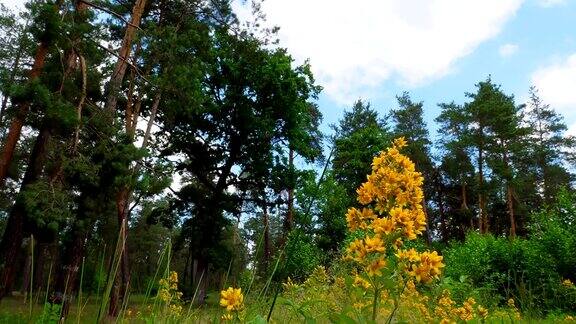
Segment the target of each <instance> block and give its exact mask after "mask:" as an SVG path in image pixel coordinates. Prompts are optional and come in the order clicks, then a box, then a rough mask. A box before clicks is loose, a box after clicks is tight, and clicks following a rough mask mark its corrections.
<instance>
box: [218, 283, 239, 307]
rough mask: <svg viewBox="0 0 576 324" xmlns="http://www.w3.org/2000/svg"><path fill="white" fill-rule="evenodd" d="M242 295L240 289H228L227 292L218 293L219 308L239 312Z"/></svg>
mask: <svg viewBox="0 0 576 324" xmlns="http://www.w3.org/2000/svg"><path fill="white" fill-rule="evenodd" d="M243 303H244V295H242V289H241V288H238V289H234V288H232V287H229V288H228V289H227V290H222V291H221V292H220V306H222V307H225V308H226V310H228V311H232V310H240V309H242V307H243Z"/></svg>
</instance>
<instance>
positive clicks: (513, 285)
mask: <svg viewBox="0 0 576 324" xmlns="http://www.w3.org/2000/svg"><path fill="white" fill-rule="evenodd" d="M572 199H573V197H572ZM568 201H569V200H567V198H566V196H564V197H563V198H561V199H559V205H557V207H560V206H561V205H565V206H566V207H568V208H572V210H573V208H574V202H575V200H571V201H570V202H569V204H568V205H566V204H567V202H568ZM557 210H562V211H563V212H557V211H555V209H554V208H552V209H550V210H547V211H543V212H542V213H539V214H536V215H535V216H534V217H535V219H537V220H536V221H535V224H534V226H533V227H532V228H531V231H530V235H529V236H528V238H517V239H513V240H509V239H507V238H503V237H494V236H492V235H479V234H474V233H471V234H469V235H468V236H467V238H466V241H465V242H464V243H454V244H453V245H452V246H451V247H450V248H448V249H447V250H446V251H444V256H445V261H446V269H445V270H446V272H445V275H446V276H447V277H451V278H467V280H470V282H471V283H472V284H473V285H474V286H475V287H477V288H479V289H483V290H488V291H491V294H493V295H494V296H496V298H497V299H496V300H497V301H498V302H500V303H501V304H502V303H503V302H504V301H505V300H507V299H508V298H514V299H515V300H518V301H519V306H520V307H521V308H522V309H523V310H524V311H527V312H534V314H536V315H542V314H543V313H546V312H548V311H551V310H554V309H559V310H562V311H574V310H575V309H576V299H575V297H576V295H574V293H573V292H572V291H571V290H570V289H568V288H567V287H565V286H563V284H562V282H563V280H566V279H569V280H571V281H573V280H575V278H574V270H573V269H575V268H576V258H575V257H574V253H573V251H575V250H576V231H574V229H573V226H566V224H565V223H564V224H563V223H562V222H563V220H564V219H566V217H572V216H566V215H567V214H566V213H565V211H566V209H564V208H559V209H557ZM568 210H570V209H568ZM572 215H573V214H572Z"/></svg>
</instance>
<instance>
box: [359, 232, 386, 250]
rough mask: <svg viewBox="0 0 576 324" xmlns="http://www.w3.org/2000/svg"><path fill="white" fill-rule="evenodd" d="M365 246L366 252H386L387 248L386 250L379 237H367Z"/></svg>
mask: <svg viewBox="0 0 576 324" xmlns="http://www.w3.org/2000/svg"><path fill="white" fill-rule="evenodd" d="M364 244H365V246H366V252H384V251H386V248H384V242H383V241H382V239H381V238H380V236H379V235H375V236H374V237H366V238H365V239H364Z"/></svg>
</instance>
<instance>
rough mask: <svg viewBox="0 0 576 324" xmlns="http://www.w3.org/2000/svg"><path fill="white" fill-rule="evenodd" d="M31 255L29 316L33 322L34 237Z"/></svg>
mask: <svg viewBox="0 0 576 324" xmlns="http://www.w3.org/2000/svg"><path fill="white" fill-rule="evenodd" d="M30 255H31V256H32V262H30V313H29V314H28V321H32V311H33V310H34V295H33V291H34V235H30Z"/></svg>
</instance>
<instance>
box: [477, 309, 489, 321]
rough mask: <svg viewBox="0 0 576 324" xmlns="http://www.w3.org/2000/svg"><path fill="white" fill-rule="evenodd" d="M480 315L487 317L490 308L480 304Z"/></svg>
mask: <svg viewBox="0 0 576 324" xmlns="http://www.w3.org/2000/svg"><path fill="white" fill-rule="evenodd" d="M478 315H480V317H482V318H483V319H486V317H488V310H487V309H486V308H484V307H482V306H478Z"/></svg>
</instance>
